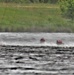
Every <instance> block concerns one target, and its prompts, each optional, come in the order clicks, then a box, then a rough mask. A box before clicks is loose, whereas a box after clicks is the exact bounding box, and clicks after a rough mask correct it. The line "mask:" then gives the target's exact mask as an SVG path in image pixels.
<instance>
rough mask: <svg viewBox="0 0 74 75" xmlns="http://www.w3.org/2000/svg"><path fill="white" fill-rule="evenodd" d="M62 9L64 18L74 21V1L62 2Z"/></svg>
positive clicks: (66, 0)
mask: <svg viewBox="0 0 74 75" xmlns="http://www.w3.org/2000/svg"><path fill="white" fill-rule="evenodd" d="M60 8H61V11H62V15H63V16H65V17H67V18H69V19H71V20H73V19H74V0H61V2H60Z"/></svg>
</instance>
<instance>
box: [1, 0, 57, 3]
mask: <svg viewBox="0 0 74 75" xmlns="http://www.w3.org/2000/svg"><path fill="white" fill-rule="evenodd" d="M0 2H6V3H8V2H14V3H57V2H58V0H0Z"/></svg>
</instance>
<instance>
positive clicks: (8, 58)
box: [0, 47, 74, 75]
mask: <svg viewBox="0 0 74 75" xmlns="http://www.w3.org/2000/svg"><path fill="white" fill-rule="evenodd" d="M73 73H74V50H73V49H69V50H68V49H64V50H61V49H52V48H33V47H14V48H13V49H10V48H8V47H1V50H0V75H73Z"/></svg>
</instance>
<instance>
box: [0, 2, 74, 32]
mask: <svg viewBox="0 0 74 75" xmlns="http://www.w3.org/2000/svg"><path fill="white" fill-rule="evenodd" d="M0 31H13V32H15V31H16V32H17V31H19V32H23V31H28V32H29V31H30V32H33V31H34V32H41V31H43V32H74V22H71V21H70V20H68V19H64V18H62V16H61V12H60V9H59V6H58V5H51V4H25V5H24V4H23V5H21V4H15V3H14V4H13V3H7V4H6V3H0Z"/></svg>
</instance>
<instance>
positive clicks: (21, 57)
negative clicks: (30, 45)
mask: <svg viewBox="0 0 74 75" xmlns="http://www.w3.org/2000/svg"><path fill="white" fill-rule="evenodd" d="M14 59H15V60H19V59H24V57H23V56H18V57H16V58H14Z"/></svg>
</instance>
